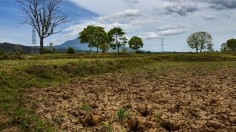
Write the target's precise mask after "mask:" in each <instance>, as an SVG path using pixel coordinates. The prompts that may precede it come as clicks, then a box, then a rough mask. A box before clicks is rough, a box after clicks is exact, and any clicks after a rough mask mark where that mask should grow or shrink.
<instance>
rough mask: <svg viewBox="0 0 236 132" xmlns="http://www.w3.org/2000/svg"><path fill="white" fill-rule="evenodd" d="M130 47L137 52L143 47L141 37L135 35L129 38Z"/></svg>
mask: <svg viewBox="0 0 236 132" xmlns="http://www.w3.org/2000/svg"><path fill="white" fill-rule="evenodd" d="M129 47H130V48H131V49H133V50H135V51H136V52H137V50H138V49H140V48H142V47H143V41H142V39H141V38H139V37H137V36H134V37H132V38H131V39H130V40H129Z"/></svg>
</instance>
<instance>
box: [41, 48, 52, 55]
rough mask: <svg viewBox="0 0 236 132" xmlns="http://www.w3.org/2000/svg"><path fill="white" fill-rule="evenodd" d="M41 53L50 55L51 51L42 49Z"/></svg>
mask: <svg viewBox="0 0 236 132" xmlns="http://www.w3.org/2000/svg"><path fill="white" fill-rule="evenodd" d="M43 53H44V54H52V53H53V51H52V50H50V49H47V48H43Z"/></svg>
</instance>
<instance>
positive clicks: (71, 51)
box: [66, 47, 75, 54]
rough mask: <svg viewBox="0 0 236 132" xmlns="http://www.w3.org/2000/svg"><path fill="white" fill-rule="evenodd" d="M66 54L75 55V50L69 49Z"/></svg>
mask: <svg viewBox="0 0 236 132" xmlns="http://www.w3.org/2000/svg"><path fill="white" fill-rule="evenodd" d="M66 53H68V54H74V53H75V51H74V49H73V48H72V47H69V48H68V49H67V51H66Z"/></svg>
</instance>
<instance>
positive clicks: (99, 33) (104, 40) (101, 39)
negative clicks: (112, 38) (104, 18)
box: [94, 26, 109, 53]
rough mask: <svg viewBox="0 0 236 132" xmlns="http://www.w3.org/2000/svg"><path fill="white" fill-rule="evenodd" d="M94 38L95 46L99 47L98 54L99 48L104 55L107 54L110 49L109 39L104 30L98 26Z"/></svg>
mask: <svg viewBox="0 0 236 132" xmlns="http://www.w3.org/2000/svg"><path fill="white" fill-rule="evenodd" d="M94 36H95V46H96V47H97V53H98V48H100V49H101V50H102V51H103V53H105V52H106V51H107V50H108V49H109V45H108V44H109V38H108V36H107V33H106V32H105V30H104V28H103V27H99V26H97V27H96V28H95V30H94Z"/></svg>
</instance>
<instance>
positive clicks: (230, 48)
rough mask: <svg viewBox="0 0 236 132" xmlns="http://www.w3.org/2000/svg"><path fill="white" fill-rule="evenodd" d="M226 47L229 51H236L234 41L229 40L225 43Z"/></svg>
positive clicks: (235, 41)
mask: <svg viewBox="0 0 236 132" xmlns="http://www.w3.org/2000/svg"><path fill="white" fill-rule="evenodd" d="M227 47H228V48H229V50H230V51H236V39H229V40H228V41H227Z"/></svg>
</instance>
